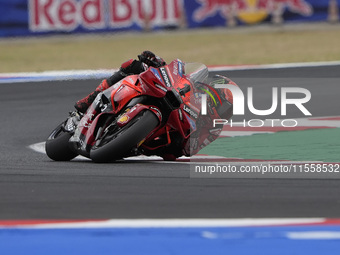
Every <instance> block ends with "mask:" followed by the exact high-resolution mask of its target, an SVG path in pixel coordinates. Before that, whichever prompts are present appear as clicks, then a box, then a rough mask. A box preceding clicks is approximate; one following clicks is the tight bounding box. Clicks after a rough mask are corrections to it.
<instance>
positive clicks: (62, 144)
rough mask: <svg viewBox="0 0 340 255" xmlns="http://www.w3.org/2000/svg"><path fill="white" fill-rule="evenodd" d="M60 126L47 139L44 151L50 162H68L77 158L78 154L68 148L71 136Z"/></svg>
mask: <svg viewBox="0 0 340 255" xmlns="http://www.w3.org/2000/svg"><path fill="white" fill-rule="evenodd" d="M62 126H63V124H60V125H59V126H58V127H57V128H56V129H54V130H53V131H52V133H51V134H50V136H49V137H48V138H47V141H46V144H45V151H46V154H47V156H48V157H49V158H50V159H52V160H55V161H70V160H71V159H73V158H75V157H76V156H78V154H77V153H75V152H74V151H73V150H72V149H71V148H70V144H69V140H70V138H71V136H72V135H71V134H70V133H68V132H65V131H64V129H63V128H62Z"/></svg>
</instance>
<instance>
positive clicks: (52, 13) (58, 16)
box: [0, 0, 340, 37]
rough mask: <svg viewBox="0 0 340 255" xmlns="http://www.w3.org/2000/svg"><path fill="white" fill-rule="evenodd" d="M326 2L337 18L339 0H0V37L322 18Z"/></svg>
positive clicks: (324, 16) (327, 15)
mask: <svg viewBox="0 0 340 255" xmlns="http://www.w3.org/2000/svg"><path fill="white" fill-rule="evenodd" d="M330 3H331V5H332V10H333V11H332V12H333V19H334V20H337V19H338V10H339V7H338V6H340V0H0V37H11V36H32V35H33V36H34V35H46V34H69V33H98V32H114V31H126V30H159V29H165V28H166V29H169V28H171V29H176V28H180V27H186V28H199V27H210V26H220V27H223V26H238V25H249V24H257V23H263V22H267V23H268V22H271V23H283V22H306V21H307V22H310V21H326V20H328V18H329V9H330ZM334 16H335V17H334Z"/></svg>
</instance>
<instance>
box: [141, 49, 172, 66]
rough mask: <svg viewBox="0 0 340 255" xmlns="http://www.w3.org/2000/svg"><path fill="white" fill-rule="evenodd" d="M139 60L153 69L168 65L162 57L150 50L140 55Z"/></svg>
mask: <svg viewBox="0 0 340 255" xmlns="http://www.w3.org/2000/svg"><path fill="white" fill-rule="evenodd" d="M138 59H139V61H141V62H143V63H145V64H146V65H148V66H152V67H161V66H164V65H166V62H165V61H164V60H163V59H162V58H161V57H158V56H156V55H155V54H154V53H153V52H151V51H148V50H146V51H143V52H142V54H140V55H138Z"/></svg>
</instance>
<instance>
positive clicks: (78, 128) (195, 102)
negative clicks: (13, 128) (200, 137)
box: [45, 59, 232, 162]
mask: <svg viewBox="0 0 340 255" xmlns="http://www.w3.org/2000/svg"><path fill="white" fill-rule="evenodd" d="M208 74H209V73H208V68H207V67H206V66H205V65H203V64H198V63H184V62H182V61H181V60H178V59H177V60H174V61H172V62H171V63H170V64H168V65H166V66H163V67H159V68H154V67H150V68H149V69H148V70H146V71H145V72H143V73H141V74H139V75H130V76H128V77H126V78H124V79H123V80H121V81H119V82H118V83H116V84H114V85H113V86H111V87H110V88H108V89H107V90H105V91H103V92H101V93H99V94H98V96H97V97H96V99H95V100H94V102H93V103H92V105H91V106H90V107H89V109H88V110H87V112H86V113H85V114H84V115H83V116H80V115H79V113H77V112H71V113H70V116H69V117H68V118H67V119H66V120H65V121H64V122H62V123H61V124H60V125H59V126H58V127H57V128H56V129H54V130H53V131H52V133H51V134H50V136H49V137H48V139H47V141H46V145H45V149H46V154H47V156H48V157H49V158H51V159H52V160H56V161H69V160H71V159H73V158H75V157H76V156H78V155H82V156H85V157H87V158H90V159H92V160H93V161H94V162H113V161H115V160H119V159H123V158H126V157H129V156H136V155H141V154H143V155H158V156H161V157H163V159H165V160H175V159H176V158H178V157H180V156H182V155H184V154H186V153H184V152H183V147H184V146H185V145H186V144H188V143H189V139H190V136H191V135H192V134H193V132H195V131H196V129H197V122H198V121H199V119H200V118H199V116H200V111H201V109H202V107H201V104H202V102H201V97H200V94H201V92H202V90H199V88H200V86H207V85H206V80H207V77H208ZM227 103H228V104H227V108H228V111H229V112H230V111H231V109H232V103H230V102H228V101H227ZM224 108H225V107H224ZM216 116H217V115H216Z"/></svg>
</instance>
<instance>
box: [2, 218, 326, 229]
mask: <svg viewBox="0 0 340 255" xmlns="http://www.w3.org/2000/svg"><path fill="white" fill-rule="evenodd" d="M326 220H327V219H325V218H262V219H253V218H244V219H110V220H102V221H84V222H66V223H40V224H22V225H20V223H18V225H14V226H6V225H3V226H2V225H1V222H0V228H7V227H16V228H36V229H57V228H59V229H61V228H189V227H190V228H201V227H250V226H284V225H308V224H322V223H324V222H326Z"/></svg>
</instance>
